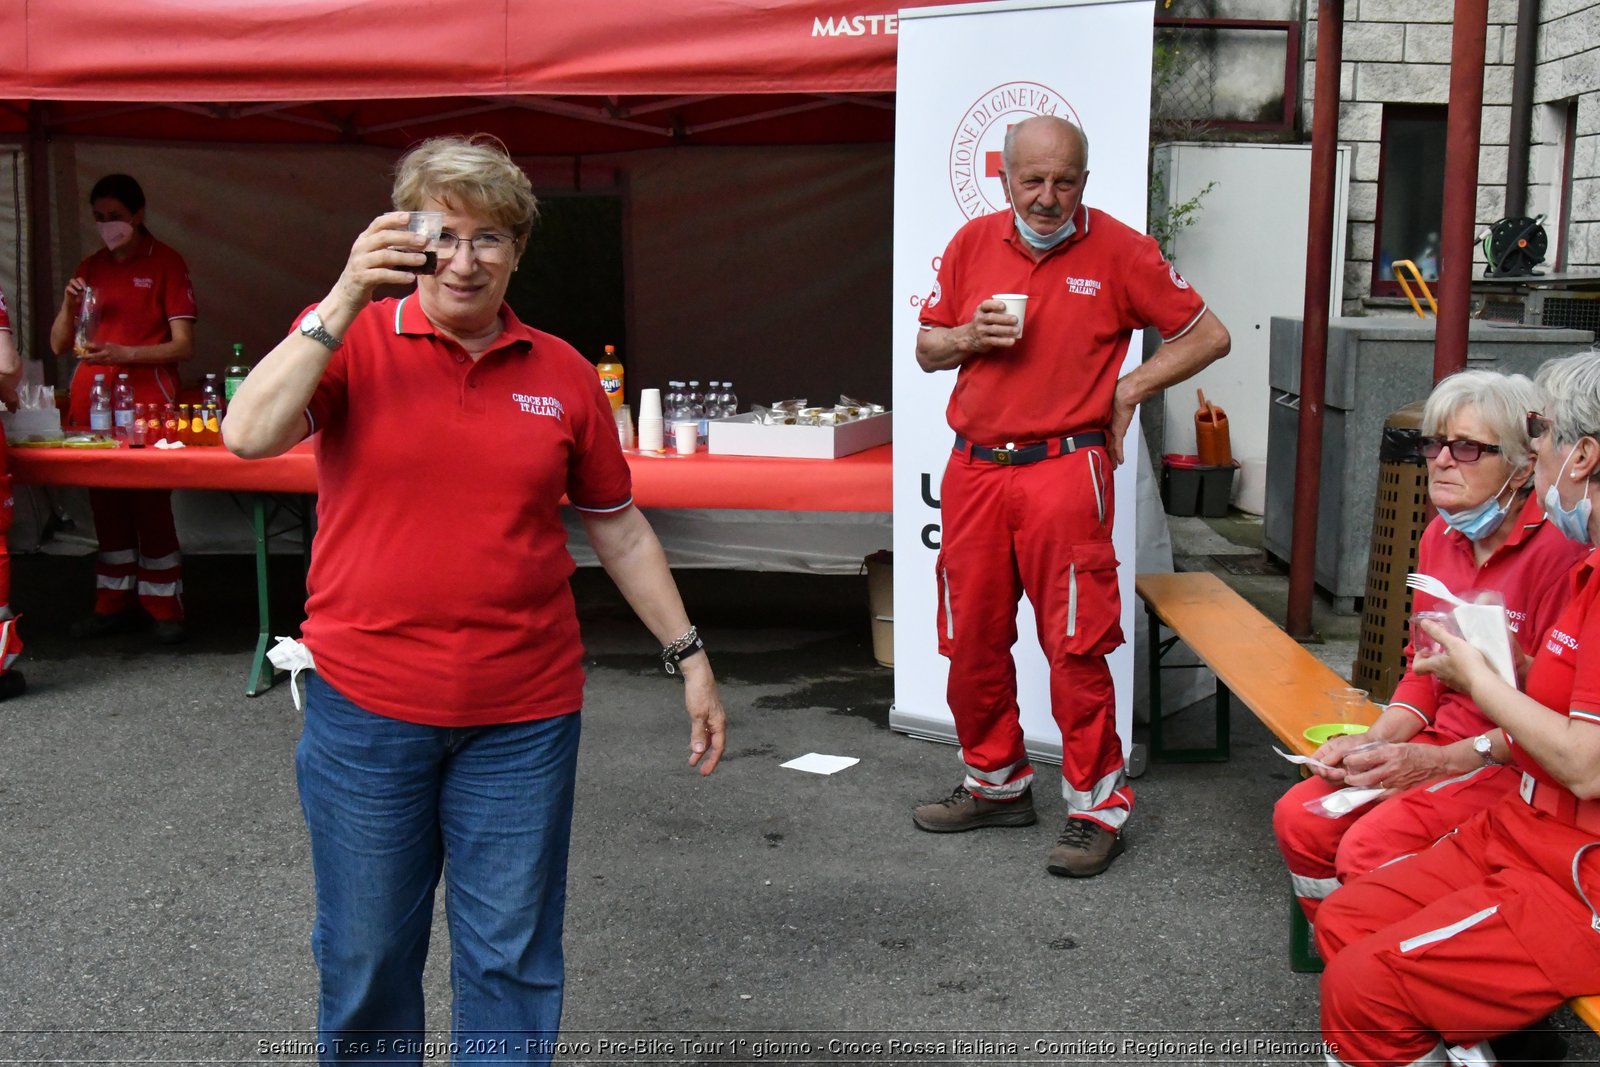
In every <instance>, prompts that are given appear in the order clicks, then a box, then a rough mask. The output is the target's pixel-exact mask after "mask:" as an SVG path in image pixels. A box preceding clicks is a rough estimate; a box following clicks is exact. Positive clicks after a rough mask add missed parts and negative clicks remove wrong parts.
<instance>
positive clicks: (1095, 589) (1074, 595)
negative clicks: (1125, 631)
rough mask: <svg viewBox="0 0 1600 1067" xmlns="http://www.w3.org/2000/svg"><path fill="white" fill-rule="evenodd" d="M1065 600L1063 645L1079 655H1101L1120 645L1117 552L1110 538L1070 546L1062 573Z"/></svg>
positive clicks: (1120, 606) (1120, 611)
mask: <svg viewBox="0 0 1600 1067" xmlns="http://www.w3.org/2000/svg"><path fill="white" fill-rule="evenodd" d="M1061 580H1062V582H1063V583H1064V584H1065V591H1064V594H1063V595H1064V598H1065V601H1066V613H1065V622H1064V627H1065V636H1066V644H1065V646H1064V648H1065V650H1066V651H1067V652H1071V653H1073V654H1074V655H1079V656H1103V655H1105V654H1106V653H1108V652H1110V651H1111V650H1112V649H1114V648H1116V647H1117V646H1118V645H1120V644H1122V597H1121V594H1120V592H1119V590H1118V588H1117V551H1116V549H1115V548H1113V547H1112V545H1111V542H1110V541H1088V542H1085V543H1083V544H1078V545H1073V546H1072V554H1071V556H1070V562H1069V563H1068V564H1067V573H1066V574H1065V575H1063V576H1062V578H1061Z"/></svg>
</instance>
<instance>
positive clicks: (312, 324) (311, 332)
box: [300, 308, 344, 352]
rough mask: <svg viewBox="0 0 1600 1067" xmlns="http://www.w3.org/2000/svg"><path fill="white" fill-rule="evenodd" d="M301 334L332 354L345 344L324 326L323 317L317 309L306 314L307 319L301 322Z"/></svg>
mask: <svg viewBox="0 0 1600 1067" xmlns="http://www.w3.org/2000/svg"><path fill="white" fill-rule="evenodd" d="M300 332H301V333H303V334H305V335H306V336H307V337H309V338H311V339H312V340H313V341H315V342H317V344H319V345H321V346H322V347H324V348H326V349H327V350H328V351H330V352H333V351H336V350H338V348H339V346H341V345H343V344H344V341H343V340H341V339H340V338H337V337H335V336H334V335H333V334H331V333H329V332H328V328H327V327H326V326H324V325H322V316H321V315H318V314H317V311H316V309H315V308H312V309H311V310H310V311H308V312H306V314H305V318H303V319H301V320H300Z"/></svg>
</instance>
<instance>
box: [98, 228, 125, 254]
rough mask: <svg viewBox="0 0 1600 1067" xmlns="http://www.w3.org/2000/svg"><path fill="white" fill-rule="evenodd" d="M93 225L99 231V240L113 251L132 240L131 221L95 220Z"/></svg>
mask: <svg viewBox="0 0 1600 1067" xmlns="http://www.w3.org/2000/svg"><path fill="white" fill-rule="evenodd" d="M94 225H95V229H97V230H99V231H100V240H101V241H103V242H105V246H106V247H107V248H109V249H111V251H113V252H115V251H116V250H117V249H119V248H121V247H122V246H123V245H125V244H127V243H128V242H129V241H131V240H133V223H131V222H97V223H95V224H94Z"/></svg>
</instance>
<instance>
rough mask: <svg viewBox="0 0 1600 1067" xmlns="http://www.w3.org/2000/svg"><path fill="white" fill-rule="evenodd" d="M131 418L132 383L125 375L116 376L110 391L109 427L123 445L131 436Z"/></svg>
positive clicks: (132, 408) (132, 411)
mask: <svg viewBox="0 0 1600 1067" xmlns="http://www.w3.org/2000/svg"><path fill="white" fill-rule="evenodd" d="M133 416H134V407H133V383H132V382H130V381H128V376H127V375H126V374H118V375H117V384H116V386H115V387H114V388H113V389H112V390H111V427H112V434H113V435H114V436H115V437H116V439H117V440H118V441H120V442H122V443H123V444H127V443H128V439H129V438H131V437H132V436H133Z"/></svg>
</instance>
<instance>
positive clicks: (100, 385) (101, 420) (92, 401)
mask: <svg viewBox="0 0 1600 1067" xmlns="http://www.w3.org/2000/svg"><path fill="white" fill-rule="evenodd" d="M89 429H91V430H93V431H94V432H95V433H110V432H111V391H110V390H109V389H107V388H106V376H105V375H104V374H96V375H95V376H94V385H92V386H90V388H89Z"/></svg>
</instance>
